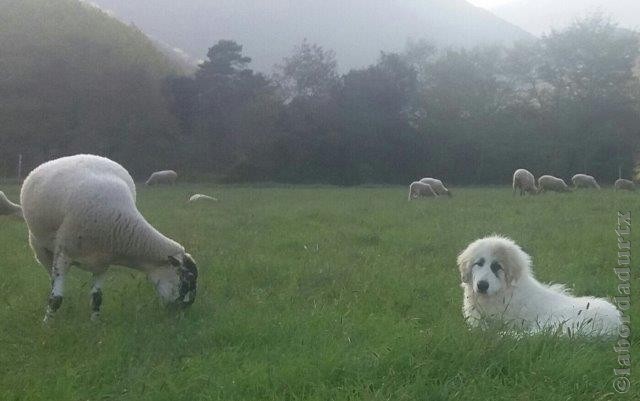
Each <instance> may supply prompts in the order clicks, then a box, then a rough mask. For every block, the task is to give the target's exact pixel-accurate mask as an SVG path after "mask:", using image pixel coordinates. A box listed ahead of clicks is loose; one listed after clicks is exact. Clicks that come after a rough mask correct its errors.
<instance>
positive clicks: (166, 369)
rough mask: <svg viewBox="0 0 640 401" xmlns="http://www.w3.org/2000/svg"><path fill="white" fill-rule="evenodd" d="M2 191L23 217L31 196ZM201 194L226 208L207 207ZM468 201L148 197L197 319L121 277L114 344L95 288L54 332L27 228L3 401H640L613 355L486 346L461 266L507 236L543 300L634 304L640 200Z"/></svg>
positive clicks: (13, 236)
mask: <svg viewBox="0 0 640 401" xmlns="http://www.w3.org/2000/svg"><path fill="white" fill-rule="evenodd" d="M2 189H3V190H4V191H5V192H6V193H7V195H8V196H9V197H10V198H11V199H16V197H17V187H15V186H14V187H5V188H2ZM191 190H196V191H198V192H202V193H209V194H213V195H215V196H217V197H218V198H219V199H220V202H218V203H216V204H200V205H187V204H186V203H185V200H186V196H187V193H188V192H189V191H191ZM454 195H455V197H454V198H453V199H436V200H434V199H430V200H423V201H415V202H407V199H406V190H405V188H404V187H380V188H334V187H294V188H286V187H281V188H251V187H233V186H229V187H214V186H208V185H204V186H200V185H183V186H177V187H175V188H154V189H141V191H140V194H139V207H140V209H141V211H142V212H143V214H144V215H145V216H146V217H147V219H148V220H149V221H150V222H151V223H152V224H154V225H155V226H156V227H157V228H158V229H160V230H161V231H162V232H163V233H165V234H167V235H168V236H170V237H172V238H174V239H176V240H178V241H179V242H180V243H182V244H183V245H185V247H186V248H187V249H188V250H189V252H191V253H192V254H193V255H194V257H195V258H196V260H197V262H198V265H199V269H200V277H201V279H200V282H199V294H198V299H197V300H196V303H195V304H194V305H193V306H192V307H191V308H190V309H189V310H188V311H186V312H184V313H182V314H179V315H172V314H170V313H168V312H167V311H166V310H165V309H163V308H162V307H161V306H160V305H159V303H158V301H157V298H156V296H155V294H154V292H153V289H152V288H151V286H150V284H148V283H147V282H146V279H145V277H143V275H141V274H139V273H137V272H135V271H134V270H130V269H125V268H114V269H113V270H112V271H111V274H110V276H109V279H108V281H107V283H106V285H105V288H104V296H105V304H104V308H103V319H102V322H101V323H99V324H94V323H92V322H91V321H90V320H89V315H90V311H89V296H88V291H89V281H90V275H89V274H88V273H86V272H83V271H81V270H78V269H74V270H72V272H71V273H70V274H69V275H68V279H67V289H66V293H65V299H64V302H63V305H62V308H61V309H60V311H59V313H58V315H57V316H56V320H55V322H54V323H53V324H52V325H51V326H50V327H43V326H42V324H41V318H42V316H43V312H44V305H45V301H46V298H47V295H48V285H49V280H48V277H47V275H46V273H45V271H44V269H43V268H42V267H40V266H39V265H37V264H36V262H35V260H34V258H33V256H32V254H31V251H30V249H29V247H28V244H27V240H26V237H27V232H26V228H25V226H24V224H23V223H21V222H20V221H18V220H16V219H12V218H8V217H0V244H2V248H0V256H1V259H0V260H1V262H0V278H1V279H0V322H1V326H0V400H44V399H46V400H136V401H137V400H254V399H257V400H302V399H310V400H361V399H364V400H394V401H396V400H464V401H467V400H576V401H582V400H596V399H597V400H609V399H611V400H613V399H629V400H632V399H636V400H637V399H640V383H639V382H638V381H637V380H635V381H633V380H632V383H633V385H634V387H632V389H631V391H630V392H629V393H628V394H627V395H626V396H618V395H616V394H615V393H614V392H613V388H612V380H613V378H614V375H613V369H614V368H616V367H618V366H617V360H616V354H615V352H614V351H613V349H612V343H611V342H607V341H602V340H586V339H566V338H552V337H545V336H538V337H530V338H524V339H520V340H518V339H514V338H503V337H500V336H498V335H496V333H492V332H480V331H471V330H468V328H467V327H466V325H465V323H464V321H463V319H462V314H461V303H462V292H461V289H460V287H459V281H460V280H459V275H458V272H457V269H456V266H455V257H456V255H457V253H458V252H459V251H460V250H462V249H463V248H464V247H465V246H466V245H467V244H468V243H469V242H470V241H472V240H474V239H476V238H478V237H480V236H483V235H487V234H491V233H502V234H505V235H508V236H510V237H512V238H513V239H514V240H515V241H516V242H517V243H519V244H520V245H522V246H523V248H524V249H525V250H526V251H527V252H528V253H530V254H531V255H532V256H533V260H534V266H535V272H536V275H537V277H538V278H539V279H540V280H542V281H546V282H549V281H553V282H560V283H566V284H567V285H568V286H569V287H571V288H573V289H574V291H575V293H576V294H578V295H583V294H591V295H596V296H612V295H615V292H616V288H617V287H616V286H617V278H616V277H615V275H614V273H613V271H612V268H613V267H614V266H615V264H616V251H617V248H616V247H617V243H616V234H615V232H614V230H615V228H616V217H617V211H618V210H630V211H631V212H632V220H633V223H632V224H633V227H634V228H635V227H637V229H635V230H634V234H633V240H634V242H633V251H634V260H635V262H634V267H638V262H637V261H639V260H640V235H639V234H638V233H640V195H639V194H632V193H614V192H613V191H612V190H603V191H601V192H596V191H583V192H579V193H574V194H562V195H557V194H548V195H544V196H538V197H533V198H519V197H512V196H511V191H510V189H508V188H506V187H503V188H477V189H476V188H474V189H454ZM638 277H640V275H638V274H635V277H634V279H633V283H632V291H633V294H634V299H635V300H636V301H635V302H634V305H633V309H632V331H633V330H634V329H635V327H636V326H637V327H638V329H637V330H640V313H639V312H640V307H639V305H640V298H638V294H640V281H639V280H638ZM635 338H636V339H635V340H634V349H633V354H632V356H634V357H635V359H634V367H633V371H634V377H638V374H640V365H638V364H637V363H636V362H635V361H636V360H638V358H640V349H639V348H638V340H637V338H638V337H637V336H636V337H635ZM635 353H638V354H637V355H635Z"/></svg>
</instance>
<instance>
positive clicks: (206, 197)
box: [189, 194, 218, 203]
mask: <svg viewBox="0 0 640 401" xmlns="http://www.w3.org/2000/svg"><path fill="white" fill-rule="evenodd" d="M203 201H205V202H217V201H218V199H217V198H214V197H212V196H209V195H203V194H194V195H191V196H190V197H189V203H194V202H203Z"/></svg>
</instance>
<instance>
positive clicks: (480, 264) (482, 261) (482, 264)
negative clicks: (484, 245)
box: [473, 258, 484, 267]
mask: <svg viewBox="0 0 640 401" xmlns="http://www.w3.org/2000/svg"><path fill="white" fill-rule="evenodd" d="M473 265H474V266H480V267H482V266H484V258H480V259H479V260H478V261H477V262H476V263H474V264H473Z"/></svg>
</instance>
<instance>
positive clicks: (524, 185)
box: [513, 168, 538, 196]
mask: <svg viewBox="0 0 640 401" xmlns="http://www.w3.org/2000/svg"><path fill="white" fill-rule="evenodd" d="M516 189H519V190H520V196H524V194H525V193H527V192H528V193H529V194H531V195H535V194H536V193H538V188H536V179H535V177H534V176H533V174H531V173H530V172H529V170H525V169H523V168H519V169H517V170H516V171H515V172H514V173H513V194H514V195H515V194H516Z"/></svg>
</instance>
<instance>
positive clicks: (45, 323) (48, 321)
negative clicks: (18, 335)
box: [42, 312, 53, 326]
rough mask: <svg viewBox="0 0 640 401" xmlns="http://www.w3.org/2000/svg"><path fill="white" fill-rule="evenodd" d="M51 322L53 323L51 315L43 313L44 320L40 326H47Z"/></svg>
mask: <svg viewBox="0 0 640 401" xmlns="http://www.w3.org/2000/svg"><path fill="white" fill-rule="evenodd" d="M52 321H53V315H52V314H50V313H48V312H47V313H45V315H44V318H43V319H42V325H43V326H49V325H50V324H51V322H52Z"/></svg>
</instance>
